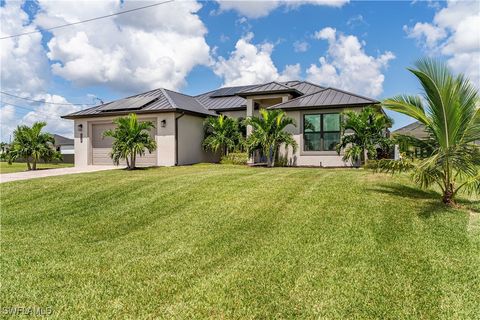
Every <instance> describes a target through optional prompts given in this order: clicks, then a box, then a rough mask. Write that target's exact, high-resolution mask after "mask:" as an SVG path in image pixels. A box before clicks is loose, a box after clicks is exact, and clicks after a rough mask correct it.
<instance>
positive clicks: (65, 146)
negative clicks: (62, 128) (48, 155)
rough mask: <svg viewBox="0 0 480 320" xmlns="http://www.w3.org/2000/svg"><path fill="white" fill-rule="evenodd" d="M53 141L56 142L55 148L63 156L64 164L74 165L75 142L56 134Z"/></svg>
mask: <svg viewBox="0 0 480 320" xmlns="http://www.w3.org/2000/svg"><path fill="white" fill-rule="evenodd" d="M53 139H54V140H55V144H54V147H55V149H56V150H57V151H58V152H60V154H61V155H62V158H63V162H67V163H73V162H74V157H75V143H74V140H73V139H70V138H67V137H64V136H61V135H59V134H54V135H53Z"/></svg>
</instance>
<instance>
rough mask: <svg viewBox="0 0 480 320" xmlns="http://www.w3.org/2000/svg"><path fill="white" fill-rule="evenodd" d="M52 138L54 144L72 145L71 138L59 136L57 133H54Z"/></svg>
mask: <svg viewBox="0 0 480 320" xmlns="http://www.w3.org/2000/svg"><path fill="white" fill-rule="evenodd" d="M53 139H54V140H55V145H56V146H65V145H73V139H70V138H67V137H64V136H61V135H59V134H54V135H53Z"/></svg>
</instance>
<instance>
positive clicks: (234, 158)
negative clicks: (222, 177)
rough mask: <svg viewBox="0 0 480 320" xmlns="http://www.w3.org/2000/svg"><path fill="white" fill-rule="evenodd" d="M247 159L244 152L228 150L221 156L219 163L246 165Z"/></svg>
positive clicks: (246, 154)
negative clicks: (227, 152)
mask: <svg viewBox="0 0 480 320" xmlns="http://www.w3.org/2000/svg"><path fill="white" fill-rule="evenodd" d="M247 161H248V153H246V152H230V153H229V154H227V155H225V156H223V157H222V159H221V160H220V163H221V164H240V165H246V164H247Z"/></svg>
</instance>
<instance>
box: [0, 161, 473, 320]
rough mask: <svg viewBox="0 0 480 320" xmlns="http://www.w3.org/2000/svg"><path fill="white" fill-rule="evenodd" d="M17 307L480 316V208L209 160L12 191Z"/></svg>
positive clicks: (6, 222)
mask: <svg viewBox="0 0 480 320" xmlns="http://www.w3.org/2000/svg"><path fill="white" fill-rule="evenodd" d="M0 190H1V221H2V230H1V232H2V234H1V248H2V254H1V259H2V262H1V268H0V276H1V281H2V290H1V293H0V300H1V301H2V307H11V306H21V307H43V308H47V307H51V309H52V311H53V317H55V318H58V319H73V318H74V319H92V318H96V319H119V318H131V319H156V318H166V319H170V318H174V319H186V318H191V319H194V318H213V319H223V318H228V319H231V318H237V319H238V318H247V319H251V318H263V319H272V318H289V319H296V318H308V319H312V318H313V319H347V318H352V319H353V318H355V319H382V318H383V319H386V318H389V319H405V318H410V319H479V318H480V304H479V303H478V302H479V301H480V202H479V201H477V200H475V201H474V200H465V199H464V200H463V201H462V206H463V208H462V209H447V208H445V207H444V206H443V205H442V204H441V203H440V201H439V199H438V197H439V196H438V194H435V193H434V192H430V191H421V190H419V189H417V188H416V187H415V186H414V185H412V184H411V183H410V182H409V180H408V179H407V177H395V178H392V177H391V176H389V175H380V174H372V173H370V172H366V171H363V170H354V169H345V170H328V169H308V168H303V169H301V168H273V169H266V168H247V167H239V166H238V167H237V166H222V165H198V166H190V167H177V168H157V169H149V170H141V171H134V172H129V171H124V170H112V171H103V172H95V173H88V174H81V175H67V176H62V177H51V178H46V179H34V180H27V181H18V182H12V183H5V184H2V185H0Z"/></svg>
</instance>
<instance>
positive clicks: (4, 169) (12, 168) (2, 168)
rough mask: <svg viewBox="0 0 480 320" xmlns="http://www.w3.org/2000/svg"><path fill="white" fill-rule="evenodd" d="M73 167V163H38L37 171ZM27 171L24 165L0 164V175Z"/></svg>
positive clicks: (17, 163) (16, 163)
mask: <svg viewBox="0 0 480 320" xmlns="http://www.w3.org/2000/svg"><path fill="white" fill-rule="evenodd" d="M68 167H73V163H38V164H37V169H40V170H43V169H57V168H68ZM22 171H27V164H26V163H19V162H14V163H12V164H11V165H10V164H8V163H7V162H3V161H2V162H0V174H2V173H13V172H22Z"/></svg>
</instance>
